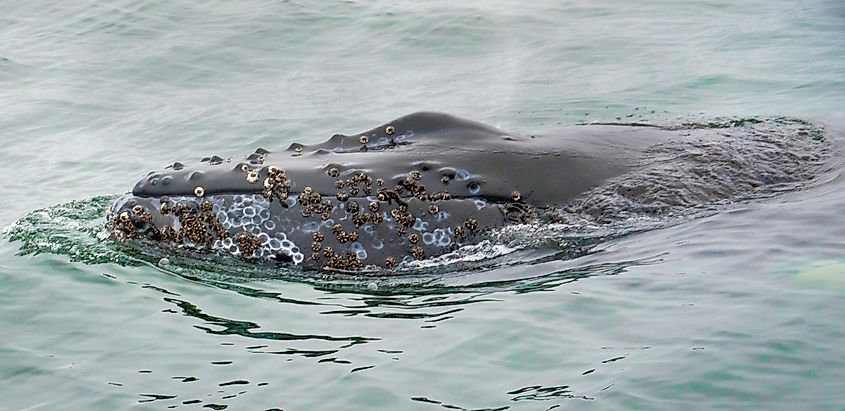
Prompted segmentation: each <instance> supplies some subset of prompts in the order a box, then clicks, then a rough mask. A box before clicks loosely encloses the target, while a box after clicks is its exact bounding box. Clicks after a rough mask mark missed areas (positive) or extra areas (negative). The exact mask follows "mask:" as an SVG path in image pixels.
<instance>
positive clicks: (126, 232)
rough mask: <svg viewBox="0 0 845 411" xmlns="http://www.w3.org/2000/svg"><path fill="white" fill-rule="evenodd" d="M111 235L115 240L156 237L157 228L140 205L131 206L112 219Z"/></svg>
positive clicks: (149, 215) (150, 216)
mask: <svg viewBox="0 0 845 411" xmlns="http://www.w3.org/2000/svg"><path fill="white" fill-rule="evenodd" d="M112 235H113V236H114V238H115V239H117V240H128V239H134V238H140V237H146V236H150V237H157V236H158V235H159V234H158V230H157V229H156V228H155V225H154V224H153V217H152V215H151V214H150V213H149V212H148V211H147V210H145V209H144V207H142V206H140V205H135V206H133V207H132V211H131V212H130V211H123V212H121V213H120V214H118V215H117V216H116V217H115V218H114V219H113V220H112Z"/></svg>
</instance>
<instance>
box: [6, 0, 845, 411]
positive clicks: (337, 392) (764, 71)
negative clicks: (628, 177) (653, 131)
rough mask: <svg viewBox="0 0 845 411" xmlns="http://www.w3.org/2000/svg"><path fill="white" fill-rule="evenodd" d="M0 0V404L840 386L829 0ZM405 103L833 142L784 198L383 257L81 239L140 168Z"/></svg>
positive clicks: (750, 394) (517, 120)
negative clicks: (316, 270) (815, 128)
mask: <svg viewBox="0 0 845 411" xmlns="http://www.w3.org/2000/svg"><path fill="white" fill-rule="evenodd" d="M2 9H3V10H4V12H3V13H2V16H0V87H2V90H3V91H2V93H0V96H2V98H0V142H2V144H3V149H2V150H0V176H2V177H3V181H4V189H3V198H4V200H3V202H2V205H3V206H2V208H1V209H0V225H2V226H3V227H11V228H9V229H8V231H12V230H14V229H17V230H18V233H22V234H20V235H21V236H22V237H19V238H18V240H15V241H10V239H9V238H6V239H4V240H3V241H2V242H0V302H2V306H3V310H2V314H0V329H2V330H3V333H2V335H3V339H2V342H0V381H2V384H0V387H2V388H0V409H9V410H13V409H30V408H31V409H50V410H52V409H124V408H129V407H139V408H141V409H167V408H178V409H182V408H193V409H223V408H224V407H228V409H271V408H280V409H286V410H302V409H306V410H308V409H419V410H430V409H443V408H448V409H455V408H457V409H511V410H537V409H541V410H548V409H556V408H560V409H564V408H575V409H620V408H641V409H712V408H729V409H738V408H750V409H796V408H799V409H842V407H843V406H845V391H843V389H842V383H841V382H842V381H843V380H845V371H843V370H845V348H843V347H845V329H843V327H842V326H841V324H842V321H841V320H842V312H843V308H845V280H844V279H843V278H845V277H843V275H845V242H843V239H845V220H843V217H842V216H843V215H845V194H843V193H845V177H843V176H842V171H843V167H842V165H843V157H842V154H841V152H840V151H839V150H840V147H841V144H842V131H841V130H842V127H841V125H842V124H843V122H845V110H843V107H845V42H843V40H842V39H843V38H845V6H843V4H842V3H841V2H839V1H814V2H805V3H800V4H796V3H794V2H787V1H742V2H739V3H737V2H728V1H707V2H693V3H689V4H678V3H677V2H668V1H649V2H637V3H630V2H613V1H599V2H595V1H592V2H565V1H564V2H533V3H531V4H522V2H511V1H493V2H490V1H470V2H445V1H435V2H424V3H419V2H398V3H397V2H353V1H347V2H316V1H305V2H270V1H267V2H262V1H252V2H248V3H245V2H238V3H232V2H224V1H210V2H203V3H201V4H199V3H195V2H164V1H160V2H143V3H138V2H129V1H117V2H103V1H85V2H74V3H73V4H70V3H58V4H55V3H53V2H43V1H32V2H26V3H21V2H5V3H4V4H3V5H2ZM418 110H436V111H444V112H449V113H452V114H455V115H459V116H463V117H468V118H472V119H475V120H479V121H482V122H486V123H489V124H493V125H496V126H499V127H502V128H505V129H513V130H517V131H521V132H525V133H542V132H549V131H552V130H554V128H555V127H557V126H559V125H566V124H575V123H583V122H591V121H643V122H651V123H655V124H665V123H670V122H676V121H693V122H694V121H700V122H707V121H709V119H712V118H716V117H727V118H748V117H759V118H771V117H775V116H788V117H791V118H802V119H807V120H810V121H813V122H814V124H817V125H819V126H821V127H824V128H825V130H826V131H825V133H826V136H827V137H826V138H827V139H828V141H829V143H830V147H831V150H832V152H831V154H830V158H829V161H828V163H829V164H828V167H827V168H826V169H825V170H824V172H821V173H819V174H818V175H817V176H815V178H814V179H813V180H812V181H810V182H808V183H807V184H805V185H803V186H801V187H792V188H790V190H788V191H787V192H785V193H783V194H781V195H777V196H773V197H770V198H767V199H760V200H757V201H750V202H742V203H737V204H731V205H727V206H726V207H723V208H720V209H719V210H718V211H716V212H713V213H707V214H706V215H702V216H700V217H698V218H693V219H690V220H688V221H685V222H681V223H679V224H671V225H668V226H666V227H663V228H659V229H654V230H648V231H645V232H641V233H632V234H629V235H626V236H622V237H617V238H614V239H611V240H607V241H595V242H591V243H590V244H588V245H587V246H586V247H585V252H584V253H579V254H577V255H559V256H555V257H553V258H545V259H542V260H539V261H537V262H535V263H531V264H516V263H514V264H494V265H491V266H482V267H480V268H478V267H476V268H473V269H472V270H466V271H461V270H446V272H440V273H436V274H437V275H433V274H435V273H432V275H428V276H420V277H415V278H413V279H410V280H409V279H404V280H397V279H378V280H367V281H358V280H355V279H346V280H337V281H331V280H327V279H324V278H321V277H316V278H315V277H303V276H300V275H296V273H292V272H284V271H280V272H269V273H268V272H255V271H254V270H251V269H250V268H249V267H244V266H243V264H240V263H238V262H237V261H228V260H224V261H221V262H219V263H216V264H213V265H207V264H205V265H204V264H200V263H201V262H197V261H194V262H190V261H179V260H174V261H173V263H172V264H171V265H169V266H166V267H159V266H157V265H156V264H155V260H151V259H145V258H142V257H143V256H138V255H137V254H133V253H132V252H131V251H129V250H124V249H121V248H120V247H115V246H113V245H111V244H110V243H103V242H99V241H97V240H96V233H97V231H98V229H99V227H100V225H101V224H102V222H103V217H102V213H103V211H104V210H105V208H106V207H107V205H108V203H109V201H110V200H109V199H110V198H112V196H114V195H116V194H120V193H122V192H124V191H125V190H127V189H128V188H129V187H131V185H132V184H134V182H135V181H136V180H137V179H138V178H139V177H140V176H142V175H143V174H144V173H146V172H147V171H149V170H152V169H157V168H160V167H161V166H162V165H164V164H169V163H172V162H174V161H197V160H198V159H200V158H202V157H203V156H206V155H209V154H220V153H228V154H231V155H242V154H247V153H249V152H251V151H252V150H254V149H255V147H258V146H261V147H268V148H281V147H286V146H287V145H288V144H290V143H291V142H293V141H300V142H303V143H314V142H318V141H322V140H324V139H325V138H326V137H328V136H330V135H331V134H333V133H335V132H350V133H351V132H356V131H360V130H365V129H369V128H371V127H373V126H374V125H376V124H381V123H383V122H385V121H388V120H390V119H392V118H395V117H398V116H401V115H404V114H407V113H410V112H413V111H418ZM57 205H58V206H57ZM34 210H42V211H34ZM21 219H23V220H21ZM19 220H21V221H20V222H19V223H17V224H16V223H15V222H16V221H19ZM573 257H575V258H573ZM371 282H372V283H374V285H375V287H371V286H370V283H371ZM373 288H376V289H375V290H373Z"/></svg>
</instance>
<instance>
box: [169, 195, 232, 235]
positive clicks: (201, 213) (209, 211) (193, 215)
mask: <svg viewBox="0 0 845 411" xmlns="http://www.w3.org/2000/svg"><path fill="white" fill-rule="evenodd" d="M159 202H160V204H161V206H160V208H159V211H160V212H161V214H162V215H169V214H173V215H174V216H176V218H177V219H178V221H179V231H176V230H174V229H173V228H172V227H170V226H165V227H163V228H162V231H161V237H162V238H163V239H165V240H169V241H173V242H176V243H184V242H187V243H190V244H193V245H197V246H206V247H210V246H211V245H212V243H213V242H214V240H215V239H222V238H228V237H229V231H228V230H227V229H226V228H225V227H223V224H222V223H220V220H219V219H218V218H217V215H216V214H215V213H214V206H213V205H212V204H211V203H210V202H208V201H203V202H202V203H200V204H199V205H197V203H196V202H192V201H191V202H189V201H179V202H175V203H174V204H171V201H170V198H169V197H167V196H164V197H161V199H160V200H159Z"/></svg>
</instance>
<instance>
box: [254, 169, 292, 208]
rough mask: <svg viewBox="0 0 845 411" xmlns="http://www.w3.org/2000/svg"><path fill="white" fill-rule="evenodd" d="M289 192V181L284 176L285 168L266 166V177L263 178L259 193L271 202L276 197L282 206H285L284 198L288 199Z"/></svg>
mask: <svg viewBox="0 0 845 411" xmlns="http://www.w3.org/2000/svg"><path fill="white" fill-rule="evenodd" d="M289 194H290V183H289V182H288V179H287V176H285V170H282V169H281V168H278V167H275V166H270V167H267V178H265V179H264V190H263V191H262V192H261V195H262V196H264V198H266V199H267V200H270V202H271V203H272V202H273V199H274V198H276V199H278V200H279V203H280V204H281V205H282V206H283V207H287V206H288V205H287V203H286V202H285V200H287V199H288V195H289Z"/></svg>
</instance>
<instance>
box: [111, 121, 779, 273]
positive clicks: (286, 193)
mask: <svg viewBox="0 0 845 411" xmlns="http://www.w3.org/2000/svg"><path fill="white" fill-rule="evenodd" d="M702 136H705V137H706V138H707V140H718V139H719V138H720V137H719V135H718V133H714V132H712V131H710V130H696V129H666V128H659V127H652V126H639V125H585V126H570V127H566V128H564V129H563V130H561V131H560V132H558V133H556V134H553V135H544V136H534V135H520V134H516V133H510V132H505V131H502V130H499V129H497V128H494V127H490V126H487V125H484V124H481V123H478V122H474V121H469V120H464V119H460V118H457V117H453V116H450V115H446V114H440V113H415V114H410V115H407V116H404V117H401V118H398V119H396V120H394V121H391V122H389V123H386V124H383V125H381V126H378V127H376V128H373V129H371V130H368V131H365V132H362V133H358V134H354V135H343V134H336V135H334V136H332V137H331V138H330V139H328V140H327V141H325V142H323V143H320V144H316V145H303V144H298V143H294V144H292V145H291V146H290V147H288V148H287V149H286V150H284V151H278V152H270V151H267V150H264V149H258V150H256V152H255V153H253V154H251V155H249V156H247V157H246V158H245V159H244V160H242V161H237V160H233V159H231V158H223V157H218V156H213V157H207V158H204V159H202V161H200V163H199V164H196V165H183V164H181V163H175V164H173V165H171V166H168V167H167V168H165V169H164V170H161V171H154V172H150V173H149V174H148V175H147V176H145V177H144V178H142V179H141V180H140V181H138V182H137V184H135V186H134V188H133V189H132V192H131V193H129V194H127V195H125V196H123V197H122V198H120V199H119V200H118V201H117V202H116V203H115V204H114V205H113V206H112V209H111V211H110V216H109V223H110V225H111V227H112V234H113V236H114V237H115V238H117V239H118V240H140V241H142V242H143V241H149V242H155V243H158V244H161V245H163V246H165V247H169V246H180V247H188V248H191V249H197V250H202V251H208V252H224V253H232V254H234V255H237V256H240V257H241V258H244V259H247V260H276V261H281V262H289V263H293V264H297V265H302V266H304V267H306V268H317V269H320V268H322V269H337V270H361V269H365V268H368V267H385V268H393V267H396V266H397V265H400V264H402V263H408V262H411V261H414V260H421V259H426V258H429V257H432V256H437V255H442V254H444V253H448V252H450V251H453V250H455V249H457V248H458V247H460V246H461V245H464V244H472V243H476V242H478V241H479V240H481V239H483V238H484V236H485V233H487V232H488V231H489V230H492V229H496V228H500V227H502V226H505V225H508V224H513V223H527V222H537V221H540V222H542V221H549V220H554V219H555V216H556V215H557V214H556V211H557V210H560V209H561V207H564V206H571V205H572V204H581V205H584V204H588V203H589V202H584V201H583V198H584V197H583V195H584V193H586V192H590V191H591V190H596V189H597V187H600V186H603V185H605V184H606V183H607V182H608V181H614V180H615V179H618V178H619V177H621V176H625V175H626V174H629V173H631V172H632V170H636V169H637V168H642V167H643V164H645V163H647V161H646V160H647V159H648V157H649V156H654V153H655V147H661V145H662V144H666V143H667V142H673V143H681V144H694V142H696V141H700V140H701V139H702ZM658 152H659V150H658ZM734 162H735V161H734ZM758 177H759V179H760V181H763V182H762V183H760V184H765V179H766V178H771V176H768V177H767V176H755V175H751V176H750V177H748V176H747V178H745V180H748V181H746V183H747V184H749V185H750V186H755V185H756V184H758V182H756V181H755V180H757V179H758ZM775 177H777V176H775ZM735 180H736V181H735V182H734V184H740V183H742V181H740V180H739V179H735ZM625 190H628V191H631V188H630V187H628V188H625ZM635 190H636V187H635ZM670 191H671V190H670ZM578 201H581V203H578ZM671 201H674V200H671ZM592 208H593V209H594V208H595V207H592Z"/></svg>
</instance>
